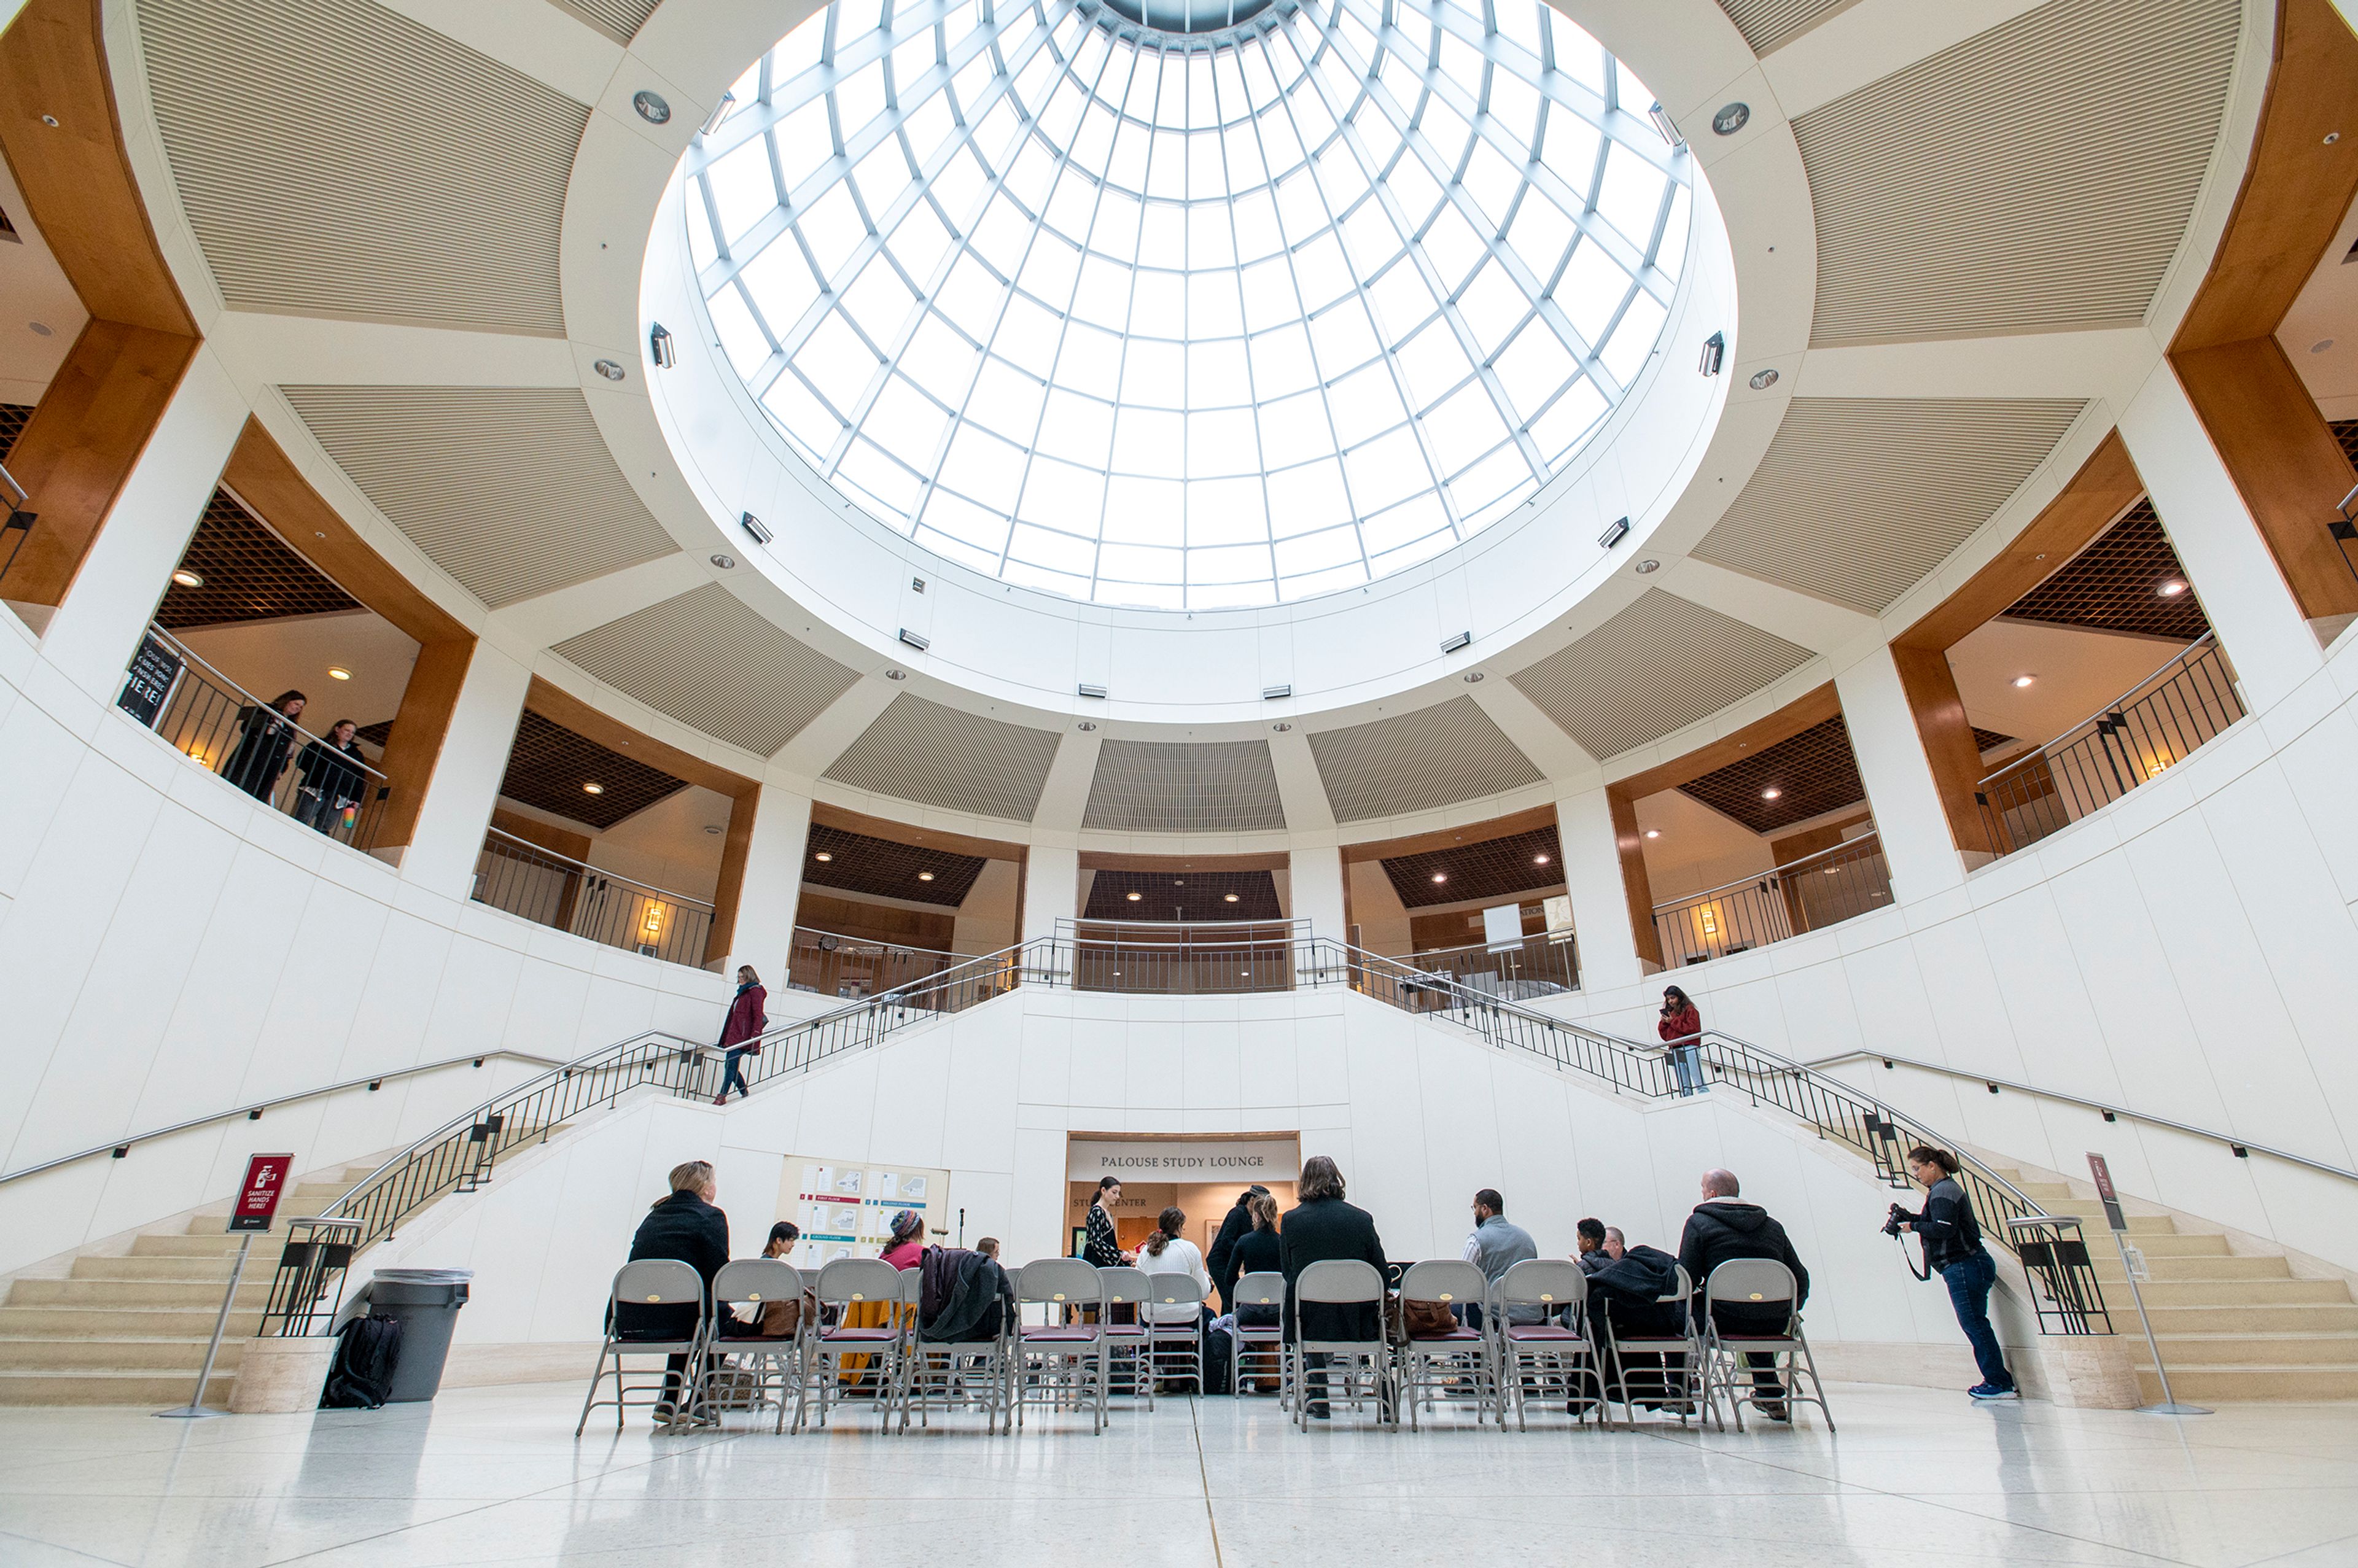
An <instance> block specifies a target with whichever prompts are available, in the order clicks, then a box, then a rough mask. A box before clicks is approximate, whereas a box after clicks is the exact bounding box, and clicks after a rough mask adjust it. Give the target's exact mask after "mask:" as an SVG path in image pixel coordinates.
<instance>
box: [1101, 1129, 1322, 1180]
mask: <svg viewBox="0 0 2358 1568" xmlns="http://www.w3.org/2000/svg"><path fill="white" fill-rule="evenodd" d="M1301 1174H1302V1140H1301V1139H1299V1138H1297V1137H1294V1136H1292V1135H1290V1134H1289V1135H1287V1136H1284V1137H1278V1138H1076V1139H1073V1140H1072V1141H1070V1142H1069V1143H1068V1144H1067V1145H1066V1149H1065V1178H1066V1179H1067V1180H1068V1181H1075V1182H1094V1181H1097V1180H1098V1179H1099V1178H1100V1177H1104V1176H1119V1177H1120V1178H1121V1179H1122V1180H1124V1181H1138V1182H1226V1181H1247V1182H1271V1181H1273V1182H1291V1181H1293V1180H1295V1179H1296V1178H1298V1177H1299V1176H1300V1175H1301Z"/></svg>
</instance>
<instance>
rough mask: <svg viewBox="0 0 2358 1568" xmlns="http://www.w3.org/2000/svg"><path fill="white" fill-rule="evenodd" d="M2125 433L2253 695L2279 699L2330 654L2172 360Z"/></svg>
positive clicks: (2141, 395)
mask: <svg viewBox="0 0 2358 1568" xmlns="http://www.w3.org/2000/svg"><path fill="white" fill-rule="evenodd" d="M2121 439H2122V440H2123V441H2125V443H2126V444H2127V446H2128V449H2129V459H2130V460H2131V461H2133V462H2134V463H2136V470H2137V475H2138V477H2139V478H2141V479H2143V480H2144V481H2145V487H2146V492H2147V494H2148V495H2150V496H2151V497H2152V498H2153V509H2154V511H2155V512H2156V513H2157V514H2159V516H2160V518H2161V525H2162V527H2163V528H2164V529H2166V530H2168V532H2169V543H2170V545H2171V546H2172V547H2173V548H2174V549H2176V550H2177V552H2178V558H2179V560H2180V563H2181V564H2183V565H2184V566H2185V568H2186V576H2187V580H2188V581H2189V582H2190V583H2192V584H2193V585H2194V591H2195V593H2196V594H2197V595H2198V596H2200V597H2201V600H2202V612H2203V613H2204V614H2205V615H2207V616H2209V617H2210V618H2211V624H2212V627H2213V628H2215V629H2216V630H2217V632H2218V633H2219V644H2220V646H2221V647H2223V648H2224V649H2225V650H2226V653H2227V659H2228V662H2229V663H2231V664H2233V665H2234V666H2235V676H2236V679H2237V680H2238V681H2240V682H2241V683H2242V685H2243V687H2244V693H2245V696H2246V697H2247V699H2248V700H2249V701H2250V703H2251V705H2252V706H2253V707H2255V708H2266V707H2268V706H2270V705H2271V704H2273V703H2275V702H2276V701H2277V700H2278V699H2279V698H2281V697H2284V696H2286V695H2287V694H2288V693H2289V692H2290V691H2291V690H2292V689H2293V687H2296V686H2299V684H2300V683H2301V682H2302V681H2304V680H2306V679H2308V678H2309V676H2312V675H2314V674H2316V673H2317V671H2318V670H2319V668H2320V667H2321V666H2322V665H2323V663H2324V655H2323V653H2322V651H2321V650H2320V648H2319V647H2318V644H2317V634H2316V633H2313V632H2311V631H2310V630H2309V622H2307V621H2306V620H2304V619H2303V618H2302V616H2301V612H2300V604H2299V601H2298V600H2295V599H2294V598H2293V596H2292V589H2291V588H2290V587H2288V585H2287V584H2286V582H2285V579H2284V573H2283V572H2282V571H2281V570H2279V569H2278V568H2277V561H2276V557H2275V556H2274V555H2273V554H2271V553H2270V552H2269V550H2268V545H2267V540H2266V537H2265V536H2264V535H2262V534H2261V532H2260V525H2259V524H2257V523H2256V522H2255V521H2254V520H2253V518H2252V514H2251V511H2250V509H2249V508H2247V507H2246V506H2244V495H2243V492H2242V491H2240V490H2238V489H2237V488H2236V487H2235V481H2234V475H2232V474H2230V473H2229V472H2228V471H2227V465H2226V464H2225V463H2223V462H2222V461H2221V460H2220V458H2219V451H2218V449H2217V448H2215V447H2213V446H2212V444H2211V436H2210V433H2209V432H2208V431H2207V430H2205V429H2204V428H2203V426H2202V421H2201V417H2200V416H2198V415H2197V414H2196V413H2195V412H2194V406H2193V405H2192V404H2191V403H2190V402H2188V401H2187V397H2186V389H2185V388H2184V387H2182V386H2180V384H2179V382H2178V373H2177V372H2176V371H2174V370H2172V369H2171V368H2170V366H2169V361H2167V360H2164V361H2162V362H2161V363H2160V364H2158V366H2156V367H2155V369H2154V372H2153V373H2152V374H2151V375H2150V376H2148V377H2147V379H2146V384H2145V385H2144V387H2143V388H2141V389H2140V390H2139V391H2138V393H2137V395H2136V398H2135V399H2133V400H2132V401H2131V402H2130V404H2129V406H2128V411H2127V412H2126V413H2125V414H2123V415H2122V416H2121ZM2323 525H2324V524H2322V523H2320V524H2319V526H2320V527H2322V526H2323Z"/></svg>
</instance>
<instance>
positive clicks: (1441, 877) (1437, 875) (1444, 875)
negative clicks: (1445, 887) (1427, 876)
mask: <svg viewBox="0 0 2358 1568" xmlns="http://www.w3.org/2000/svg"><path fill="white" fill-rule="evenodd" d="M1448 880H1449V873H1448V872H1447V871H1435V872H1433V881H1437V882H1445V881H1448Z"/></svg>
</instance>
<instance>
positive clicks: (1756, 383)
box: [1752, 370, 1777, 392]
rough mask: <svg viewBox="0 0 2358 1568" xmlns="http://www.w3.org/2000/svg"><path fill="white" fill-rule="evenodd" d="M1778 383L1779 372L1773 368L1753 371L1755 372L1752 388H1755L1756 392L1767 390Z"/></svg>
mask: <svg viewBox="0 0 2358 1568" xmlns="http://www.w3.org/2000/svg"><path fill="white" fill-rule="evenodd" d="M1776 384H1777V373H1776V372H1775V371H1773V370H1763V371H1755V372H1753V373H1752V390H1753V391H1755V392H1766V391H1768V389H1769V388H1770V387H1772V386H1774V385H1776Z"/></svg>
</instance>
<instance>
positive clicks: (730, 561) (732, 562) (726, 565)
mask: <svg viewBox="0 0 2358 1568" xmlns="http://www.w3.org/2000/svg"><path fill="white" fill-rule="evenodd" d="M712 564H713V565H714V566H716V567H719V568H720V569H721V570H722V571H724V572H725V571H730V570H733V569H735V568H736V565H737V557H734V556H730V555H721V554H716V555H714V557H712Z"/></svg>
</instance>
